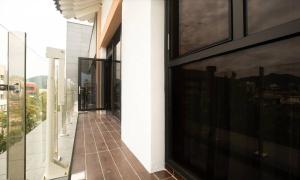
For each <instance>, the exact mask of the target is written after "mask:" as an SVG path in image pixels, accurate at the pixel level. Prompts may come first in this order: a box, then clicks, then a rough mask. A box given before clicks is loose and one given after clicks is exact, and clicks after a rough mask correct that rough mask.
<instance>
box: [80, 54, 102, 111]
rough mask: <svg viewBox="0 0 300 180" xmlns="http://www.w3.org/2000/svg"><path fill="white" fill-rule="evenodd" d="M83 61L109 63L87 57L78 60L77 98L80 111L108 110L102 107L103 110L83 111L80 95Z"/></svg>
mask: <svg viewBox="0 0 300 180" xmlns="http://www.w3.org/2000/svg"><path fill="white" fill-rule="evenodd" d="M81 61H96V62H104V61H105V62H107V59H96V58H85V57H79V58H78V87H77V89H78V93H77V97H78V111H96V110H106V108H105V107H101V108H88V109H82V108H81V95H80V84H81V79H82V78H81V70H82V68H81V63H80V62H81Z"/></svg>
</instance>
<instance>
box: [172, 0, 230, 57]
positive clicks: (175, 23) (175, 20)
mask: <svg viewBox="0 0 300 180" xmlns="http://www.w3.org/2000/svg"><path fill="white" fill-rule="evenodd" d="M227 1H228V36H227V37H226V38H225V39H222V40H219V41H216V42H213V43H211V44H208V45H204V46H199V47H197V48H194V49H190V50H188V51H186V52H185V53H183V54H180V53H179V45H180V42H179V39H180V38H179V37H180V34H179V32H178V31H179V29H180V27H179V5H178V4H179V0H173V1H171V2H170V6H172V8H170V13H172V16H170V19H169V20H170V27H172V28H171V29H173V31H172V37H173V38H172V39H174V40H172V39H170V41H171V42H170V43H171V45H170V46H171V47H172V49H174V51H175V49H176V52H174V51H173V52H172V57H184V56H186V55H189V54H192V53H195V52H199V51H202V50H205V49H208V48H211V47H214V46H217V45H220V44H223V43H226V42H229V41H231V40H232V38H233V28H232V13H231V12H232V0H227ZM176 3H178V4H176ZM174 27H176V28H174ZM175 36H176V38H175Z"/></svg>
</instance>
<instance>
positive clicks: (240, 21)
mask: <svg viewBox="0 0 300 180" xmlns="http://www.w3.org/2000/svg"><path fill="white" fill-rule="evenodd" d="M246 3H247V0H231V8H230V13H231V24H230V26H231V27H232V28H231V33H232V38H231V40H230V41H227V42H223V43H218V44H214V45H213V46H210V47H206V48H204V49H200V50H199V49H198V50H197V51H193V52H189V53H188V54H185V55H182V56H177V57H174V49H176V48H178V47H177V46H178V43H177V45H176V44H175V43H174V42H178V37H176V33H174V28H173V27H174V19H176V18H178V15H177V16H176V15H175V16H174V6H176V5H174V1H173V0H166V1H165V89H166V94H165V142H166V143H165V163H166V166H168V167H172V168H173V169H175V170H176V171H177V172H179V173H180V174H182V175H184V176H185V177H187V178H189V179H197V176H195V175H194V174H193V172H191V171H189V170H188V169H185V168H184V167H183V166H181V165H180V164H178V163H177V162H175V161H174V160H173V159H172V157H171V152H172V138H171V137H172V127H173V124H172V123H173V119H172V89H171V88H172V70H173V68H175V67H178V66H181V65H184V64H187V63H192V62H197V61H202V60H205V59H208V58H210V57H214V56H220V55H223V54H228V53H232V52H235V51H238V50H242V49H247V48H251V47H254V46H259V45H262V44H267V43H272V42H274V41H278V40H282V39H287V38H289V37H293V36H298V35H300V19H298V20H295V21H291V22H288V23H285V24H281V25H277V26H274V27H272V28H269V29H266V30H264V31H261V32H256V33H253V34H248V33H247V9H246V8H247V6H246ZM177 14H178V13H177Z"/></svg>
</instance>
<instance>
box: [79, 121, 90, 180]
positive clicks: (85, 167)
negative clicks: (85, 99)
mask: <svg viewBox="0 0 300 180" xmlns="http://www.w3.org/2000/svg"><path fill="white" fill-rule="evenodd" d="M84 119H85V118H83V119H80V120H81V121H82V130H83V147H84V171H85V177H86V179H88V178H87V163H86V147H85V128H84V124H85V123H84Z"/></svg>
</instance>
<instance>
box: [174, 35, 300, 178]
mask: <svg viewBox="0 0 300 180" xmlns="http://www.w3.org/2000/svg"><path fill="white" fill-rule="evenodd" d="M299 44H300V37H299V36H298V37H295V38H292V39H287V40H283V41H280V42H275V43H272V44H267V45H263V46H259V47H255V48H251V49H247V50H243V51H238V52H235V53H232V54H227V55H223V56H219V57H215V58H211V59H208V60H205V61H201V62H195V63H191V64H187V65H183V66H181V67H177V68H175V69H174V70H173V95H172V97H173V98H172V102H173V103H172V104H173V105H172V112H173V114H172V116H173V129H172V131H173V141H172V145H173V149H172V150H173V151H172V156H173V159H174V160H175V161H176V162H179V163H180V164H181V165H183V166H184V167H185V168H186V169H188V170H191V171H193V172H194V173H195V174H197V175H198V176H199V177H202V178H203V179H224V180H225V179H228V180H229V179H230V180H240V179H245V180H253V179H260V180H269V179H272V180H285V179H290V180H296V179H299V178H300V172H299V168H300V158H299V157H300V141H299V139H300V124H299V122H300V114H299V112H300V98H299V97H300V73H299V72H300V71H299V69H300V59H299V57H300V52H299V48H300V47H299Z"/></svg>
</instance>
